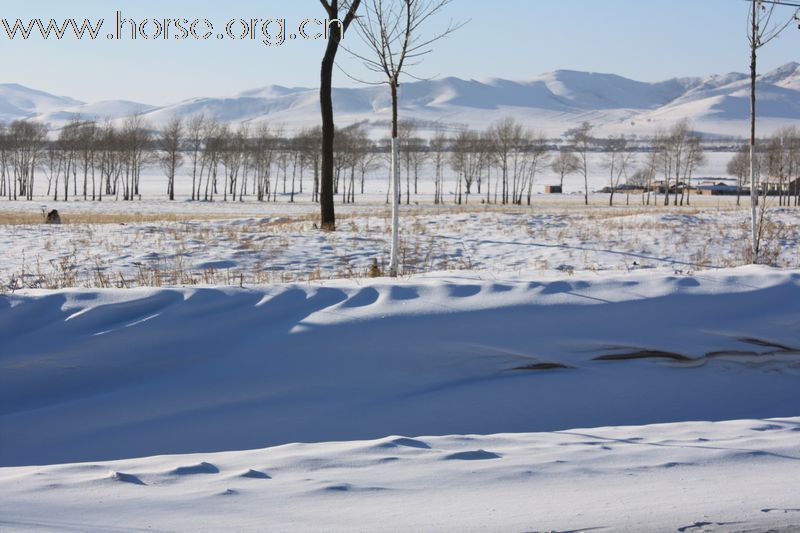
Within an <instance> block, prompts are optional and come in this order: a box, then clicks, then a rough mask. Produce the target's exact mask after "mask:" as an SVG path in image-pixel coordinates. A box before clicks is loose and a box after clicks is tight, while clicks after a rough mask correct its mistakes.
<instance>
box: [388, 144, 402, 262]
mask: <svg viewBox="0 0 800 533" xmlns="http://www.w3.org/2000/svg"><path fill="white" fill-rule="evenodd" d="M399 163H400V158H399V157H398V153H397V138H396V137H392V251H391V255H390V256H389V275H390V276H391V277H393V278H394V277H397V274H398V263H399V261H398V254H399V253H400V228H399V222H400V213H399V207H400V205H399V204H400V172H399V170H398V167H399Z"/></svg>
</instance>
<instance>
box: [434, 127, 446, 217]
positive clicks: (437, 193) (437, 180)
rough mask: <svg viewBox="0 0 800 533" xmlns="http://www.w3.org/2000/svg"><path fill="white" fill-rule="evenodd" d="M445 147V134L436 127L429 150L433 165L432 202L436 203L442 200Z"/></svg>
mask: <svg viewBox="0 0 800 533" xmlns="http://www.w3.org/2000/svg"><path fill="white" fill-rule="evenodd" d="M446 148H447V136H446V135H445V133H444V131H442V130H441V129H437V130H436V132H435V133H434V134H433V138H432V139H431V140H430V150H431V154H432V160H433V167H434V184H433V187H434V193H433V203H434V204H436V205H438V204H441V203H443V202H444V199H443V193H444V166H445V162H446V159H445V150H446Z"/></svg>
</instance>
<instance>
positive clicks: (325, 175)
mask: <svg viewBox="0 0 800 533" xmlns="http://www.w3.org/2000/svg"><path fill="white" fill-rule="evenodd" d="M320 2H321V3H322V7H324V8H325V14H326V15H327V16H328V21H329V22H328V24H330V28H329V33H330V34H329V36H328V43H327V45H326V47H325V55H324V56H323V58H322V67H321V69H320V85H319V103H320V108H321V111H322V172H321V175H320V196H319V204H320V228H322V229H323V230H328V231H334V230H335V229H336V213H335V211H334V207H333V195H334V192H333V140H334V138H335V136H336V126H335V124H334V122H333V96H332V92H333V87H332V85H333V66H334V64H335V62H336V53H337V52H338V51H339V45H340V44H341V42H342V39H344V36H345V34H346V32H347V29H348V28H349V27H350V24H351V23H352V22H353V20H354V19H355V16H356V12H357V11H358V7H359V5H360V4H361V0H350V1H347V0H342V1H341V2H340V1H339V0H320ZM340 12H341V13H345V16H344V19H343V20H342V19H341V18H340Z"/></svg>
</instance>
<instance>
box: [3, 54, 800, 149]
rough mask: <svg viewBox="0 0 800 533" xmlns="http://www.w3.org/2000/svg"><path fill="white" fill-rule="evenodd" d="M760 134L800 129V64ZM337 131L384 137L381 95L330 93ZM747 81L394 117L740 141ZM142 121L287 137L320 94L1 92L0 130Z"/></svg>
mask: <svg viewBox="0 0 800 533" xmlns="http://www.w3.org/2000/svg"><path fill="white" fill-rule="evenodd" d="M758 89H759V133H760V134H769V133H770V132H771V131H773V130H774V129H776V128H779V127H782V126H785V125H798V124H800V64H798V63H788V64H786V65H784V66H782V67H780V68H778V69H775V70H773V71H770V72H767V73H765V74H763V75H761V76H760V77H759V86H758ZM334 102H335V106H336V112H337V121H338V123H339V124H340V125H346V124H349V123H352V122H368V123H370V124H371V125H372V126H373V128H374V129H375V130H376V131H381V130H382V129H383V128H384V126H385V125H386V123H387V121H388V120H389V109H390V100H389V94H388V90H387V89H386V87H381V86H370V87H364V88H339V89H335V90H334ZM749 106H750V104H749V78H748V76H747V75H745V74H739V73H730V74H724V75H712V76H708V77H705V78H675V79H671V80H667V81H662V82H657V83H645V82H640V81H635V80H631V79H627V78H624V77H621V76H617V75H614V74H597V73H590V72H577V71H570V70H558V71H555V72H551V73H548V74H543V75H541V76H537V77H535V78H532V79H530V80H527V81H510V80H503V79H488V80H482V81H478V80H463V79H459V78H452V77H451V78H443V79H437V80H430V81H418V82H413V83H408V84H405V85H403V86H402V87H401V110H400V113H401V116H402V117H404V118H413V119H416V120H418V121H420V122H421V123H423V124H426V125H427V127H428V128H431V127H433V125H434V124H439V125H441V126H443V127H445V128H457V127H460V126H463V125H468V126H471V127H475V128H484V127H486V126H487V125H489V124H490V123H492V122H493V121H495V120H497V119H498V118H502V117H504V116H512V117H515V118H517V119H518V120H520V121H522V122H524V123H526V124H527V125H528V126H530V127H531V128H533V129H535V130H540V131H542V132H543V133H545V134H547V135H548V136H559V135H561V134H563V133H564V131H565V130H567V129H569V128H571V127H573V126H575V125H577V124H579V123H581V122H583V121H589V122H591V123H593V124H594V125H595V126H596V127H597V129H598V131H599V132H602V133H622V132H624V133H629V134H639V135H648V134H652V133H653V132H654V131H655V130H656V129H657V128H659V127H662V126H669V125H670V124H672V123H674V122H675V121H677V120H679V119H682V118H688V119H691V120H692V121H693V122H694V124H695V128H696V129H697V130H699V131H703V132H706V133H708V134H714V135H730V136H735V137H740V136H741V137H743V136H745V135H746V134H747V121H748V119H749V113H750V107H749ZM132 113H141V114H143V115H144V117H145V118H146V119H147V120H148V121H149V122H150V123H152V124H153V125H155V126H157V125H159V124H163V123H164V122H166V121H167V120H168V119H170V118H172V117H175V116H179V117H189V116H192V115H195V114H197V113H205V114H206V115H210V116H215V117H217V118H218V119H219V120H221V121H224V122H227V123H231V124H240V123H260V122H263V121H267V122H270V123H272V124H280V125H282V126H283V127H285V128H286V129H288V130H294V129H298V128H301V127H306V126H311V125H315V124H317V123H318V121H319V104H318V93H317V89H310V88H302V87H293V88H290V87H282V86H278V85H271V86H266V87H263V88H258V89H253V90H248V91H244V92H241V93H239V94H236V95H233V96H230V97H227V98H193V99H190V100H185V101H182V102H178V103H175V104H171V105H166V106H161V107H159V106H152V105H148V104H144V103H138V102H130V101H123V100H108V101H102V102H95V103H85V102H80V101H77V100H74V99H72V98H67V97H61V96H55V95H52V94H48V93H45V92H42V91H37V90H34V89H30V88H27V87H23V86H21V85H17V84H0V120H2V121H10V120H15V119H38V120H42V121H45V122H48V123H50V124H52V125H53V126H54V127H59V126H60V125H63V124H64V123H65V122H66V121H68V120H70V119H72V118H76V117H80V118H96V119H98V120H106V119H110V120H119V119H122V118H124V117H126V116H128V115H130V114H132Z"/></svg>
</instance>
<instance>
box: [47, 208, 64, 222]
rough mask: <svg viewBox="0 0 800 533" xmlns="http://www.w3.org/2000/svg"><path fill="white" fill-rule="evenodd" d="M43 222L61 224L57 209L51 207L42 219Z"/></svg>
mask: <svg viewBox="0 0 800 533" xmlns="http://www.w3.org/2000/svg"><path fill="white" fill-rule="evenodd" d="M44 222H45V224H61V215H59V214H58V210H56V209H53V210H52V211H50V212H49V213H47V216H46V217H45V219H44Z"/></svg>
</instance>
